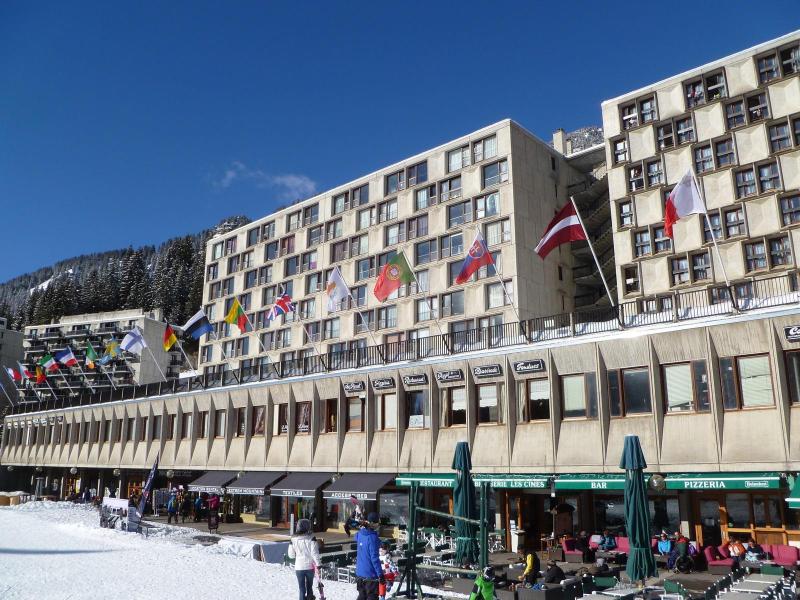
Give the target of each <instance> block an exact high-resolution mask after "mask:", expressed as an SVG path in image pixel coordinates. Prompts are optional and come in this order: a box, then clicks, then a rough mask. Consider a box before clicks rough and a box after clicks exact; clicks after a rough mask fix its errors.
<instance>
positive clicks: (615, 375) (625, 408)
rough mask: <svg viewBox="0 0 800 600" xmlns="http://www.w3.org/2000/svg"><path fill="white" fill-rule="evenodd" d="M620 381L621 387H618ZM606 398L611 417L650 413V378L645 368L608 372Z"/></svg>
mask: <svg viewBox="0 0 800 600" xmlns="http://www.w3.org/2000/svg"><path fill="white" fill-rule="evenodd" d="M620 380H622V385H620ZM608 396H609V403H610V405H611V416H612V417H624V416H626V415H633V414H643V413H649V412H651V410H652V409H651V407H650V377H649V371H648V370H647V368H646V367H645V368H641V369H621V370H619V371H616V370H613V371H612V370H610V371H609V372H608Z"/></svg>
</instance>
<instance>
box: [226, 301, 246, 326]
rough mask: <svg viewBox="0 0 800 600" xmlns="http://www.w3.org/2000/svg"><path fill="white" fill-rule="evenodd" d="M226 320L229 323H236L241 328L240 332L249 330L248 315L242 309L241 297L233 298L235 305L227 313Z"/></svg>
mask: <svg viewBox="0 0 800 600" xmlns="http://www.w3.org/2000/svg"><path fill="white" fill-rule="evenodd" d="M225 322H226V323H227V324H228V325H234V324H235V325H236V326H237V327H238V328H239V332H240V333H244V332H245V331H246V330H247V315H246V314H244V310H243V309H242V305H241V304H239V299H238V298H234V299H233V305H232V306H231V309H230V310H229V311H228V314H227V315H225Z"/></svg>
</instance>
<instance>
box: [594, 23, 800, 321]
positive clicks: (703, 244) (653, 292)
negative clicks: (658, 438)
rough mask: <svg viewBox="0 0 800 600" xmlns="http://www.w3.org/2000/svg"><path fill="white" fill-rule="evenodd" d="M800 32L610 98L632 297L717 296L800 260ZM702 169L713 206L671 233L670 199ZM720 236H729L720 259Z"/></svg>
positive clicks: (624, 269) (623, 270)
mask: <svg viewBox="0 0 800 600" xmlns="http://www.w3.org/2000/svg"><path fill="white" fill-rule="evenodd" d="M798 72H800V31H797V32H794V33H791V34H789V35H786V36H784V37H781V38H779V39H776V40H773V41H771V42H767V43H765V44H761V45H759V46H756V47H754V48H750V49H748V50H744V51H742V52H739V53H737V54H734V55H732V56H729V57H726V58H723V59H721V60H718V61H715V62H712V63H709V64H707V65H704V66H702V67H698V68H695V69H692V70H690V71H686V72H685V73H681V74H679V75H675V76H674V77H670V78H668V79H665V80H664V81H660V82H658V83H654V84H652V85H649V86H647V87H644V88H641V89H638V90H636V91H633V92H629V93H626V94H624V95H622V96H619V97H617V98H614V99H612V100H607V101H606V102H603V105H602V108H603V128H604V131H605V136H606V154H607V161H608V167H609V168H608V188H609V193H610V197H611V201H612V206H613V211H612V221H613V228H614V253H615V256H616V261H617V270H618V273H617V274H618V280H619V281H621V282H623V284H622V285H620V286H619V290H618V296H619V299H620V301H622V300H629V299H636V300H638V301H639V302H641V303H642V304H643V305H648V306H649V307H650V308H651V309H653V310H657V309H659V306H658V305H659V304H661V299H660V295H661V294H664V293H665V292H669V291H671V290H675V289H685V288H691V289H696V290H698V294H700V293H706V294H708V295H709V296H710V297H712V298H713V299H714V301H716V302H725V301H729V300H730V298H729V295H730V294H729V291H728V288H727V286H726V285H725V279H726V274H727V279H728V280H729V281H730V282H731V283H732V284H733V290H734V293H735V295H736V296H737V298H740V299H742V300H746V299H748V298H750V297H752V296H753V295H756V294H757V293H758V292H759V287H761V286H762V285H763V284H761V283H760V280H761V279H762V278H764V277H768V276H770V275H772V274H774V273H781V272H786V271H791V270H793V269H795V268H796V267H797V251H798V243H799V242H800V230H798V229H797V224H798V223H800V192H798V188H800V78H799V77H798ZM687 171H694V172H695V173H696V174H697V178H698V180H699V182H700V184H701V189H702V191H703V194H704V196H705V202H706V205H707V208H708V211H709V212H708V221H706V220H705V219H704V218H703V216H702V215H695V216H693V217H691V218H686V219H683V220H681V221H680V222H679V223H678V224H677V225H676V226H675V232H674V240H670V238H669V237H667V236H666V235H665V233H664V202H665V198H666V197H667V195H668V194H669V192H670V191H671V189H672V188H673V187H674V185H675V184H676V183H677V182H678V181H679V180H680V178H681V177H682V176H683V175H684V174H685V173H687ZM713 236H715V237H716V238H717V240H718V243H719V256H720V258H721V261H722V264H720V263H719V262H718V259H717V258H714V257H715V256H716V254H717V253H716V252H715V251H714V249H713V245H712V242H713Z"/></svg>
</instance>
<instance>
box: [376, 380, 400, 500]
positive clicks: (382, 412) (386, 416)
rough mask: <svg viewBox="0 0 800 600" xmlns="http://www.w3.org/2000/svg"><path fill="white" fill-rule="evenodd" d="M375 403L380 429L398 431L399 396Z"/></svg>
mask: <svg viewBox="0 0 800 600" xmlns="http://www.w3.org/2000/svg"><path fill="white" fill-rule="evenodd" d="M375 403H376V404H377V407H378V410H377V415H376V416H377V418H378V423H377V427H378V429H380V430H381V431H386V430H388V429H397V394H382V395H380V396H378V397H377V398H375ZM381 514H383V513H381Z"/></svg>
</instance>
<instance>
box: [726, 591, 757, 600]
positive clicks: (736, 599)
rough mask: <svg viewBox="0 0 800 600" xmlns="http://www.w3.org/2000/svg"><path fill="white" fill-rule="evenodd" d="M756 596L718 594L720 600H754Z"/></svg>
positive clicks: (732, 593)
mask: <svg viewBox="0 0 800 600" xmlns="http://www.w3.org/2000/svg"><path fill="white" fill-rule="evenodd" d="M757 597H758V596H755V595H754V593H753V592H740V591H735V592H720V594H719V598H720V600H754V599H755V598H757Z"/></svg>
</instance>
